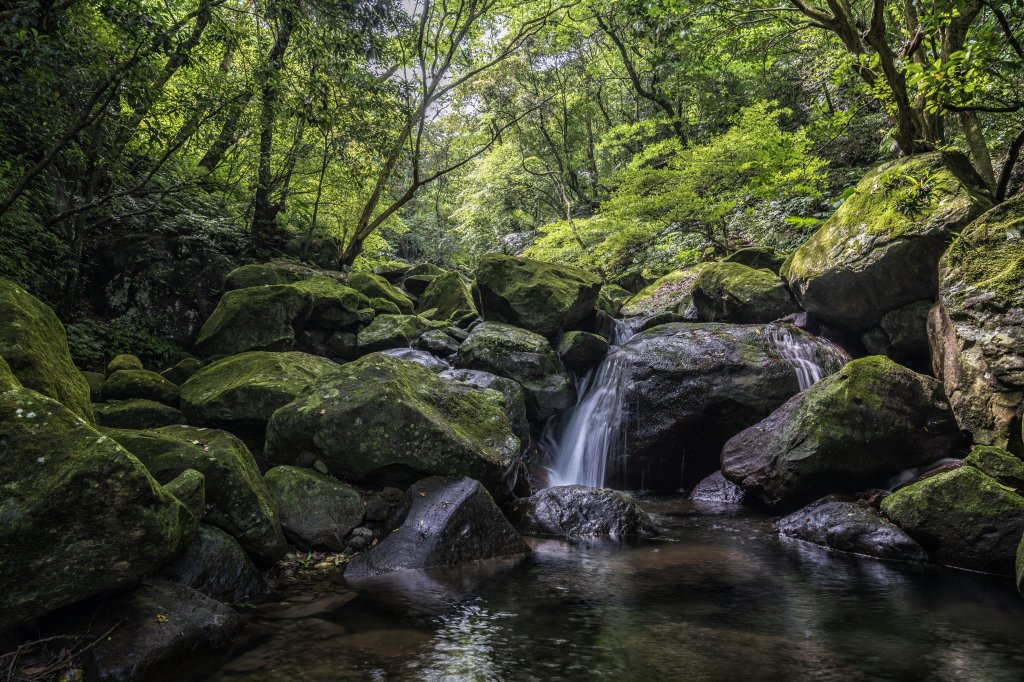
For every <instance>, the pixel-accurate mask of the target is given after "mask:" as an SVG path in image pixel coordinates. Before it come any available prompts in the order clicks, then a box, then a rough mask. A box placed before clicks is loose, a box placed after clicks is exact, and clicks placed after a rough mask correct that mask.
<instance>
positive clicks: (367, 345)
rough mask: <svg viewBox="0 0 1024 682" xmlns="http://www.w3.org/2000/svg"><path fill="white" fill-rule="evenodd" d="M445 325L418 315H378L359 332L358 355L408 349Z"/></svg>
mask: <svg viewBox="0 0 1024 682" xmlns="http://www.w3.org/2000/svg"><path fill="white" fill-rule="evenodd" d="M444 326H445V325H444V324H443V323H440V322H433V321H431V320H428V319H426V318H424V317H420V316H419V315H378V316H377V317H375V318H373V322H371V323H370V326H368V327H366V328H365V329H363V330H362V331H360V332H359V335H358V337H357V338H358V344H359V354H360V355H366V354H367V353H377V352H380V351H382V350H389V349H391V348H410V347H412V346H413V345H415V343H416V341H417V340H418V339H419V338H420V336H421V335H423V333H424V332H428V331H430V330H432V329H441V328H443V327H444Z"/></svg>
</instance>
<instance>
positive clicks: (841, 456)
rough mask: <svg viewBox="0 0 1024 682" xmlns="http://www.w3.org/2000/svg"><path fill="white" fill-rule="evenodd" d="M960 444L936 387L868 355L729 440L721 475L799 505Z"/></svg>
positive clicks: (773, 501)
mask: <svg viewBox="0 0 1024 682" xmlns="http://www.w3.org/2000/svg"><path fill="white" fill-rule="evenodd" d="M959 439H960V434H959V430H958V429H957V426H956V421H955V420H954V419H953V414H952V412H951V411H950V409H949V405H948V404H947V403H946V400H945V396H944V395H943V394H942V388H941V386H939V384H938V382H936V381H935V380H934V379H932V378H931V377H926V376H923V375H920V374H917V373H915V372H913V371H911V370H909V369H907V368H905V367H902V366H900V365H897V364H896V363H895V362H893V361H892V360H889V359H888V358H884V357H881V356H871V357H867V358H861V359H859V360H854V361H852V362H850V363H848V364H847V365H846V366H845V367H843V369H841V370H840V371H839V372H837V373H835V374H833V375H831V376H829V377H826V378H825V379H822V380H821V381H819V382H818V383H817V384H815V385H814V386H812V387H811V388H809V389H808V390H806V391H804V392H803V393H800V394H799V395H797V396H795V397H793V398H791V399H790V400H789V401H788V402H787V403H786V404H785V405H783V406H782V407H780V408H779V409H777V410H776V411H775V412H773V413H772V414H771V415H770V416H769V417H768V418H767V419H765V420H764V421H762V422H760V423H758V424H756V425H754V426H751V427H750V428H748V429H746V430H745V431H743V432H741V433H739V434H737V435H736V436H734V437H733V438H731V439H729V441H728V442H727V443H726V444H725V446H724V447H723V448H722V473H723V474H725V476H726V478H728V479H729V480H731V481H733V482H734V483H736V484H738V485H739V486H740V487H741V488H743V489H744V490H745V491H746V492H747V494H749V495H752V496H754V497H756V498H757V499H758V500H760V501H761V502H763V503H765V504H767V505H768V506H771V507H775V506H785V505H792V504H799V503H801V502H804V501H806V500H808V499H812V498H814V497H817V496H820V495H822V494H826V493H830V492H854V491H856V490H857V489H858V488H859V487H861V486H864V485H869V484H872V483H880V482H883V481H884V479H885V478H886V477H888V476H891V475H893V474H896V473H899V472H900V471H902V470H903V469H906V468H909V467H914V466H920V465H923V464H927V463H929V462H933V461H935V460H937V459H941V458H943V457H946V456H948V455H949V454H950V452H951V451H952V450H953V448H954V447H955V446H956V445H957V444H958V442H959Z"/></svg>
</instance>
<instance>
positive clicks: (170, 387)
mask: <svg viewBox="0 0 1024 682" xmlns="http://www.w3.org/2000/svg"><path fill="white" fill-rule="evenodd" d="M134 398H140V399H142V400H152V401H154V402H158V403H163V404H164V405H171V406H172V407H173V406H175V405H177V404H178V387H177V386H175V385H174V384H172V383H171V382H170V381H168V380H167V379H165V378H164V377H163V376H161V375H160V374H157V373H156V372H151V371H149V370H147V369H119V370H118V371H116V372H114V373H113V374H111V375H110V376H108V377H107V380H106V381H104V382H103V399H104V400H132V399H134Z"/></svg>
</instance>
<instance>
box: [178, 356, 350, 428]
mask: <svg viewBox="0 0 1024 682" xmlns="http://www.w3.org/2000/svg"><path fill="white" fill-rule="evenodd" d="M337 368H338V365H337V364H336V363H334V362H331V361H330V360H327V359H325V358H320V357H316V356H314V355H307V354H306V353H299V352H296V351H292V352H287V353H272V352H268V351H252V352H249V353H240V354H238V355H232V356H230V357H226V358H224V359H222V360H218V361H217V362H214V363H212V364H210V365H207V366H206V367H204V368H202V369H201V370H199V371H198V372H196V373H195V374H193V375H192V377H191V378H190V379H189V380H188V381H186V382H185V383H184V384H183V385H182V386H181V409H182V411H183V412H184V413H185V415H186V416H187V417H188V419H189V421H190V422H192V423H194V424H202V425H206V426H218V427H221V428H226V429H228V430H231V431H240V432H254V433H258V434H261V436H260V438H261V440H262V434H263V433H264V432H265V431H266V428H267V422H268V421H270V417H271V415H273V414H274V411H275V410H277V409H278V408H279V407H283V406H285V405H287V404H288V403H290V402H291V401H292V400H294V399H295V397H296V396H297V395H298V394H299V393H300V392H302V390H303V389H304V388H306V386H308V385H310V384H311V383H313V382H314V381H316V380H317V379H319V378H321V377H323V376H324V375H325V374H328V373H329V372H333V371H334V370H336V369H337Z"/></svg>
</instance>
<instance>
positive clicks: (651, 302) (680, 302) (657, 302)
mask: <svg viewBox="0 0 1024 682" xmlns="http://www.w3.org/2000/svg"><path fill="white" fill-rule="evenodd" d="M709 265H711V264H710V263H701V264H699V265H695V266H694V267H692V268H686V269H684V270H673V271H672V272H670V273H668V274H667V275H665V276H663V277H661V278H659V279H657V280H655V281H654V282H653V283H652V284H649V285H648V286H646V287H645V288H643V289H641V290H640V291H639V292H638V293H636V294H635V295H634V296H632V297H630V298H629V299H628V300H627V301H626V302H625V303H624V304H623V305H622V309H621V311H620V312H621V313H622V315H624V316H626V317H649V316H651V315H657V314H660V313H674V314H677V315H683V314H684V313H685V312H686V310H687V308H688V307H689V306H690V304H691V303H692V302H693V285H694V283H695V282H696V281H697V277H699V276H700V273H701V272H703V271H704V268H706V267H708V266H709Z"/></svg>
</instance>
